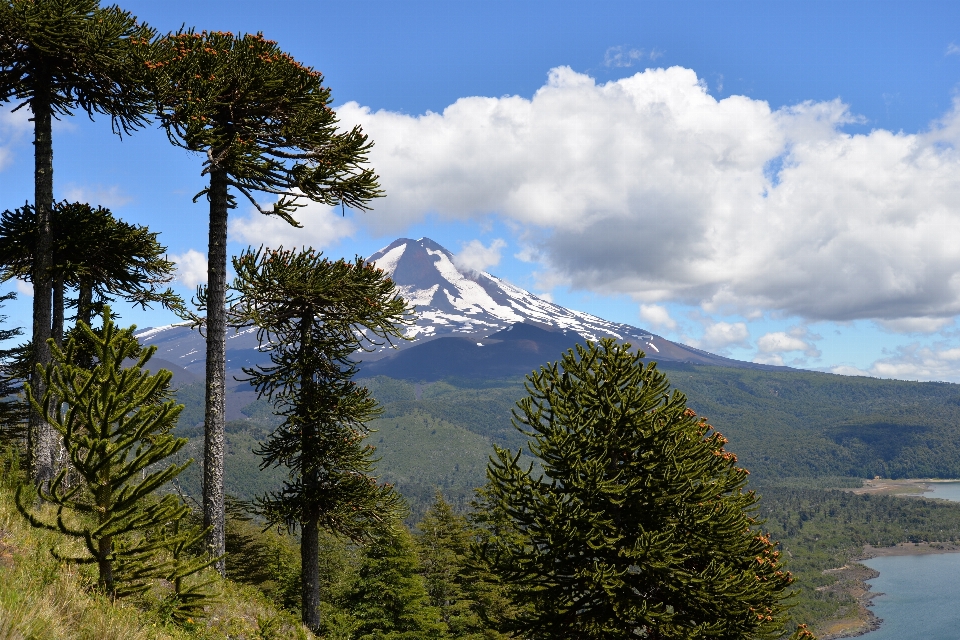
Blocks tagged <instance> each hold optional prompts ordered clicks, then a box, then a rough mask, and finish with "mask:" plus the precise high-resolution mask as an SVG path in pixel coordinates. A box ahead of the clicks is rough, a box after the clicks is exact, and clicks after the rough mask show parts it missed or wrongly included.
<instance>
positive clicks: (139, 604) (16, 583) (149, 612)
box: [0, 467, 313, 640]
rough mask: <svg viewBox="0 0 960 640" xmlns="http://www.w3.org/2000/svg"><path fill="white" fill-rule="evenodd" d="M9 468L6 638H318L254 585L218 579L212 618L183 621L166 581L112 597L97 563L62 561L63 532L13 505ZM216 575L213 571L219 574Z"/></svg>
mask: <svg viewBox="0 0 960 640" xmlns="http://www.w3.org/2000/svg"><path fill="white" fill-rule="evenodd" d="M0 473H3V472H2V467H0ZM18 481H19V478H18V477H13V476H11V475H10V474H9V473H6V474H3V475H2V477H0V640H23V639H31V640H33V639H36V640H47V639H49V640H63V639H64V638H71V639H75V640H154V639H157V640H161V639H163V640H167V639H169V640H188V639H195V640H227V639H228V638H230V639H234V638H236V639H240V638H249V639H253V638H261V639H263V638H276V639H278V640H279V639H280V638H303V639H308V638H312V637H313V636H312V634H309V633H308V632H307V631H306V630H305V629H304V628H303V627H302V625H300V624H299V623H298V621H297V620H296V618H295V617H294V616H293V615H291V614H290V613H288V612H285V611H282V610H279V609H277V608H276V607H275V606H274V605H273V604H272V603H271V602H270V600H269V599H268V598H267V597H266V596H265V595H264V594H263V593H262V592H261V591H260V590H259V589H256V588H254V587H252V586H248V585H242V584H238V583H235V582H232V581H230V580H218V581H217V583H216V590H217V591H218V597H217V600H216V602H215V603H214V604H212V605H211V606H210V607H208V610H207V612H206V614H207V615H206V617H205V618H202V619H196V620H194V621H193V623H192V624H187V625H186V626H177V625H176V624H174V623H172V622H171V621H169V619H168V617H167V616H166V615H165V614H164V608H163V606H162V600H161V596H162V595H163V594H164V593H165V590H164V586H163V585H158V587H157V588H156V589H154V590H152V591H151V592H148V593H147V594H145V595H143V596H139V597H131V598H128V599H122V600H119V601H117V602H111V601H110V599H109V598H107V597H105V596H104V595H103V594H102V593H100V592H99V591H98V590H97V588H96V568H95V566H91V565H68V564H64V563H61V562H58V561H57V560H55V559H54V558H53V556H52V555H51V553H50V550H51V548H53V547H55V546H56V547H58V548H62V547H63V546H64V545H65V544H70V543H67V542H65V541H64V539H63V537H62V536H61V535H59V534H57V533H55V532H50V531H44V530H38V529H34V528H32V527H30V526H29V524H28V523H27V522H26V520H25V519H24V518H23V516H21V515H20V513H19V512H18V511H17V510H16V506H15V505H14V498H13V493H14V486H15V485H16V483H17V482H18ZM209 577H213V576H212V575H211V576H209Z"/></svg>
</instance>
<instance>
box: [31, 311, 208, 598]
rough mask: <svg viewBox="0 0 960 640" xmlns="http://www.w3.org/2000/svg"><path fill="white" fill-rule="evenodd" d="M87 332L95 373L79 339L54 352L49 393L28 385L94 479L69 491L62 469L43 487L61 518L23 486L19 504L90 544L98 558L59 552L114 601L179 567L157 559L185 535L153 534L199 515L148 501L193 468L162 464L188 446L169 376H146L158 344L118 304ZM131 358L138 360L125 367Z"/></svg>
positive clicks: (83, 471)
mask: <svg viewBox="0 0 960 640" xmlns="http://www.w3.org/2000/svg"><path fill="white" fill-rule="evenodd" d="M79 329H80V331H81V332H83V333H85V334H86V336H85V338H86V342H87V343H88V344H90V345H92V346H93V348H94V352H95V355H96V365H95V366H94V367H93V369H92V370H88V369H86V368H84V367H79V366H77V365H76V364H74V362H75V360H76V357H75V354H74V353H73V352H74V351H75V350H76V349H77V347H78V340H77V337H76V336H71V337H70V339H69V340H68V341H67V344H66V346H65V348H64V349H62V350H61V349H59V348H58V347H56V345H54V346H53V361H52V362H51V363H50V364H49V365H47V367H46V369H45V370H44V372H43V378H44V382H45V384H44V389H45V392H44V395H43V396H42V397H37V396H36V395H35V392H34V390H33V389H32V386H31V385H27V397H28V399H29V400H30V402H31V403H32V404H33V405H34V408H35V410H37V411H39V412H42V414H43V415H44V416H45V417H46V419H47V421H48V422H49V423H50V424H51V425H53V427H54V428H55V429H56V430H57V432H58V433H60V435H61V436H63V441H64V444H65V446H66V449H67V454H68V456H69V457H70V462H71V464H72V466H73V468H74V469H76V471H77V473H79V474H80V475H81V476H82V477H83V480H84V482H83V483H80V484H77V485H74V486H66V484H65V482H64V480H65V478H66V470H62V471H61V472H60V473H58V474H57V476H56V477H55V478H54V479H53V480H52V481H51V482H50V483H49V485H46V484H45V483H41V484H39V485H38V491H39V495H40V498H41V499H42V500H43V501H45V502H50V503H53V504H54V505H56V507H57V516H56V518H55V519H54V520H53V521H50V520H49V519H48V518H46V517H45V516H44V515H43V514H42V513H35V512H34V511H33V510H32V509H31V508H30V507H29V506H27V505H24V504H23V499H22V493H23V491H22V490H23V487H20V489H19V490H18V491H17V508H18V509H19V510H20V512H21V513H23V515H24V516H26V517H27V518H28V519H29V521H30V523H31V524H32V525H33V526H35V527H42V528H45V529H51V530H54V531H59V532H61V533H64V534H66V535H68V536H71V537H75V538H79V539H81V540H82V541H83V542H84V546H85V548H86V551H87V554H88V555H86V556H81V557H63V556H60V555H59V553H58V552H57V551H56V550H55V551H54V554H55V555H56V556H57V557H58V558H61V559H64V560H70V561H74V562H95V563H96V564H97V566H98V568H99V571H100V586H101V587H102V588H103V589H104V590H105V591H106V592H107V593H108V594H110V595H111V596H117V595H126V594H129V593H134V592H138V591H142V590H144V589H146V588H147V582H146V580H147V579H148V578H150V577H166V576H168V575H170V574H171V573H172V572H174V570H175V567H173V566H171V564H170V563H164V562H158V561H157V558H156V555H157V552H158V551H159V550H160V549H163V548H167V547H170V546H171V545H172V544H173V542H174V539H175V538H176V536H173V537H171V536H154V537H153V538H150V537H148V536H146V535H143V534H144V533H145V532H148V531H151V530H154V529H156V528H158V527H166V526H167V525H168V524H169V523H171V522H174V521H178V520H179V519H181V518H182V517H183V516H184V515H186V513H187V512H188V511H189V509H188V507H187V506H186V505H184V504H182V503H181V501H180V500H179V499H178V498H177V497H175V496H174V495H172V494H167V495H165V496H163V497H162V498H160V499H157V500H153V501H150V500H148V498H150V496H151V494H153V493H154V492H155V491H156V490H157V489H159V488H160V487H161V486H163V485H164V484H166V483H167V482H168V481H170V480H171V479H172V478H174V477H175V476H176V475H177V474H179V473H180V472H181V471H182V470H183V469H184V468H186V467H187V465H189V464H190V461H188V462H187V463H185V464H183V465H177V464H170V465H166V466H164V465H163V464H162V463H163V461H164V460H165V459H167V458H168V457H169V456H171V455H173V454H174V453H176V452H177V451H179V450H180V449H181V448H183V446H184V445H185V444H186V443H187V439H186V438H175V437H174V436H173V435H171V434H170V430H171V429H172V428H173V426H174V425H175V424H176V421H177V416H178V415H179V414H180V411H181V410H182V409H183V406H182V405H178V404H176V403H175V402H174V401H173V400H168V399H167V397H166V396H167V387H168V385H169V383H170V377H171V375H172V374H171V373H170V372H169V371H166V370H162V369H161V370H160V371H159V372H158V373H156V374H152V375H151V374H150V372H149V371H144V370H143V367H144V366H145V365H146V364H147V361H148V360H149V359H150V357H151V356H152V355H153V353H154V352H155V351H156V347H150V348H149V349H142V348H141V347H140V344H139V343H138V342H137V339H136V338H135V337H133V331H132V329H126V330H124V329H119V328H117V326H116V325H114V324H113V321H112V320H111V319H110V313H109V307H108V308H105V309H104V312H103V327H102V329H101V331H100V332H99V333H95V332H94V331H93V330H91V329H90V327H88V326H87V325H86V324H81V325H80V327H79ZM128 358H135V359H136V363H135V364H134V365H133V366H128V367H124V366H123V365H124V361H125V360H127V359H128ZM155 465H158V466H155ZM71 512H72V513H71ZM71 516H72V517H71ZM77 516H79V517H77ZM184 535H186V534H184ZM118 568H119V569H120V570H121V571H120V575H119V576H117V575H115V572H116V570H117V569H118ZM118 577H119V578H120V581H119V584H118V580H117V578H118Z"/></svg>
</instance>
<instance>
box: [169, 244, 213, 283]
mask: <svg viewBox="0 0 960 640" xmlns="http://www.w3.org/2000/svg"><path fill="white" fill-rule="evenodd" d="M170 260H172V261H173V262H175V263H176V265H177V280H178V281H179V282H180V283H181V284H183V285H184V286H187V287H190V288H191V289H192V288H194V287H196V286H197V285H199V284H204V283H206V281H207V256H206V255H204V254H202V253H200V252H199V251H197V250H196V249H188V250H187V251H186V252H185V253H181V254H170Z"/></svg>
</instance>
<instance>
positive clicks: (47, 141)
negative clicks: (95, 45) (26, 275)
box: [30, 92, 53, 484]
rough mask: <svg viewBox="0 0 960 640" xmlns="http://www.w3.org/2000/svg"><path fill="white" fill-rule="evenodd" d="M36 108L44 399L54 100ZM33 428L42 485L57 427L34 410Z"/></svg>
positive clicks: (38, 322)
mask: <svg viewBox="0 0 960 640" xmlns="http://www.w3.org/2000/svg"><path fill="white" fill-rule="evenodd" d="M30 107H31V109H32V110H33V131H34V142H33V144H34V149H33V154H34V185H33V186H34V203H33V206H34V208H35V210H36V212H37V226H38V227H39V229H38V231H39V237H38V239H37V250H36V255H35V259H34V262H33V273H32V278H33V340H32V344H33V362H32V363H31V364H32V366H31V367H30V382H31V386H32V387H33V393H34V397H36V398H38V399H39V398H41V397H42V396H43V394H44V392H45V391H46V385H44V383H43V378H42V377H41V376H40V375H38V373H37V365H40V366H42V367H46V366H47V365H48V364H49V363H50V345H48V344H47V340H48V339H49V338H50V329H51V326H52V324H51V323H52V321H53V318H52V312H51V293H52V291H51V284H50V268H51V266H52V263H53V256H52V252H53V133H52V127H51V124H52V118H53V113H52V111H51V109H50V101H49V98H48V97H47V95H45V94H44V93H43V92H38V93H37V95H36V96H35V98H34V100H33V102H32V103H31V105H30ZM30 427H31V431H33V438H32V440H33V447H34V449H33V451H32V452H31V453H32V458H33V469H32V471H33V478H34V480H35V481H36V482H37V483H39V484H46V483H49V482H50V481H51V480H52V479H53V429H52V428H51V426H50V425H49V424H48V423H47V421H46V419H45V417H44V416H43V415H41V414H40V413H38V412H36V411H33V410H32V409H31V413H30Z"/></svg>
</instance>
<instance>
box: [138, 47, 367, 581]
mask: <svg viewBox="0 0 960 640" xmlns="http://www.w3.org/2000/svg"><path fill="white" fill-rule="evenodd" d="M152 58H153V59H152V60H150V61H149V62H147V66H148V68H149V71H150V78H151V80H150V85H151V88H152V90H153V91H154V94H155V99H156V105H157V114H158V116H159V118H160V122H161V124H162V125H163V127H164V128H165V129H166V131H167V135H168V137H169V138H170V141H171V142H172V143H173V144H175V145H177V146H180V147H183V148H184V149H188V150H190V151H196V152H199V153H202V154H204V155H205V156H206V161H205V162H204V165H203V170H202V174H203V175H207V176H209V179H210V182H209V185H208V186H207V188H205V189H204V190H203V191H201V192H200V193H198V194H197V196H196V197H195V198H194V200H195V201H196V199H197V198H199V197H200V196H206V197H207V200H208V201H209V202H210V227H209V244H208V250H207V261H208V262H207V265H208V266H207V286H206V292H205V298H206V313H207V317H206V320H205V324H206V340H207V354H206V357H207V359H206V366H207V371H206V380H207V390H206V394H207V395H206V410H205V414H204V416H205V421H204V428H205V437H204V463H203V513H204V526H210V527H212V529H211V534H210V539H209V544H210V546H211V549H212V551H213V553H214V554H215V555H220V554H222V553H223V548H224V546H223V545H224V502H223V453H224V449H223V447H224V440H223V438H224V424H225V418H224V390H225V380H224V377H225V339H226V317H225V315H224V314H225V309H224V305H225V301H226V284H227V246H226V245H227V212H228V210H229V209H231V208H234V207H235V206H236V200H235V198H234V196H233V195H231V194H230V189H231V188H233V189H235V190H236V191H239V192H240V193H241V194H243V196H244V197H246V198H247V199H248V200H250V202H251V203H253V204H254V206H256V207H257V209H258V210H259V211H260V212H261V213H264V214H267V215H276V216H279V217H280V218H282V219H283V220H285V221H287V222H288V223H290V224H292V225H294V226H299V224H298V223H297V222H296V220H295V219H294V217H293V214H294V212H295V211H296V209H297V208H298V207H300V206H303V205H302V204H301V201H302V200H303V199H307V200H312V201H314V202H320V203H324V204H328V205H337V204H340V205H343V206H348V207H352V208H354V209H366V208H368V206H367V203H368V202H369V201H370V200H371V199H373V198H376V197H378V196H380V195H381V192H380V190H379V186H378V184H377V176H376V175H375V174H374V173H373V171H372V170H371V169H369V168H365V167H364V164H365V163H366V160H367V153H368V151H369V149H370V147H371V143H369V142H368V141H367V137H366V136H365V135H364V134H363V133H362V131H361V130H360V129H359V127H355V128H353V129H352V130H350V131H345V132H339V131H338V130H337V117H336V114H335V113H334V112H333V110H332V109H331V108H330V102H331V97H330V90H329V89H328V88H327V87H324V86H323V84H322V82H323V76H322V75H321V74H320V73H319V72H318V71H314V70H313V69H311V68H309V67H305V66H303V65H302V64H300V63H299V62H297V61H296V60H294V59H293V58H292V57H291V56H290V55H288V54H286V53H284V52H283V51H281V50H280V49H279V48H278V47H277V44H276V42H274V41H272V40H267V39H265V38H264V37H263V36H262V35H261V34H259V33H258V34H256V35H251V34H246V35H238V36H234V35H233V34H231V33H224V32H206V31H204V32H201V33H195V32H193V31H192V30H190V31H180V32H178V33H175V34H170V35H167V36H165V37H163V38H160V39H159V40H158V41H157V42H156V43H155V46H154V51H153V54H152ZM258 192H259V193H261V194H265V195H266V197H268V198H269V197H275V198H277V201H276V202H275V203H274V204H273V205H272V206H271V207H270V208H264V207H263V206H261V205H260V204H259V203H258V202H257V200H256V198H255V194H256V193H258ZM218 569H219V570H220V572H221V573H224V570H225V568H224V566H223V565H222V564H221V565H219V566H218Z"/></svg>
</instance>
